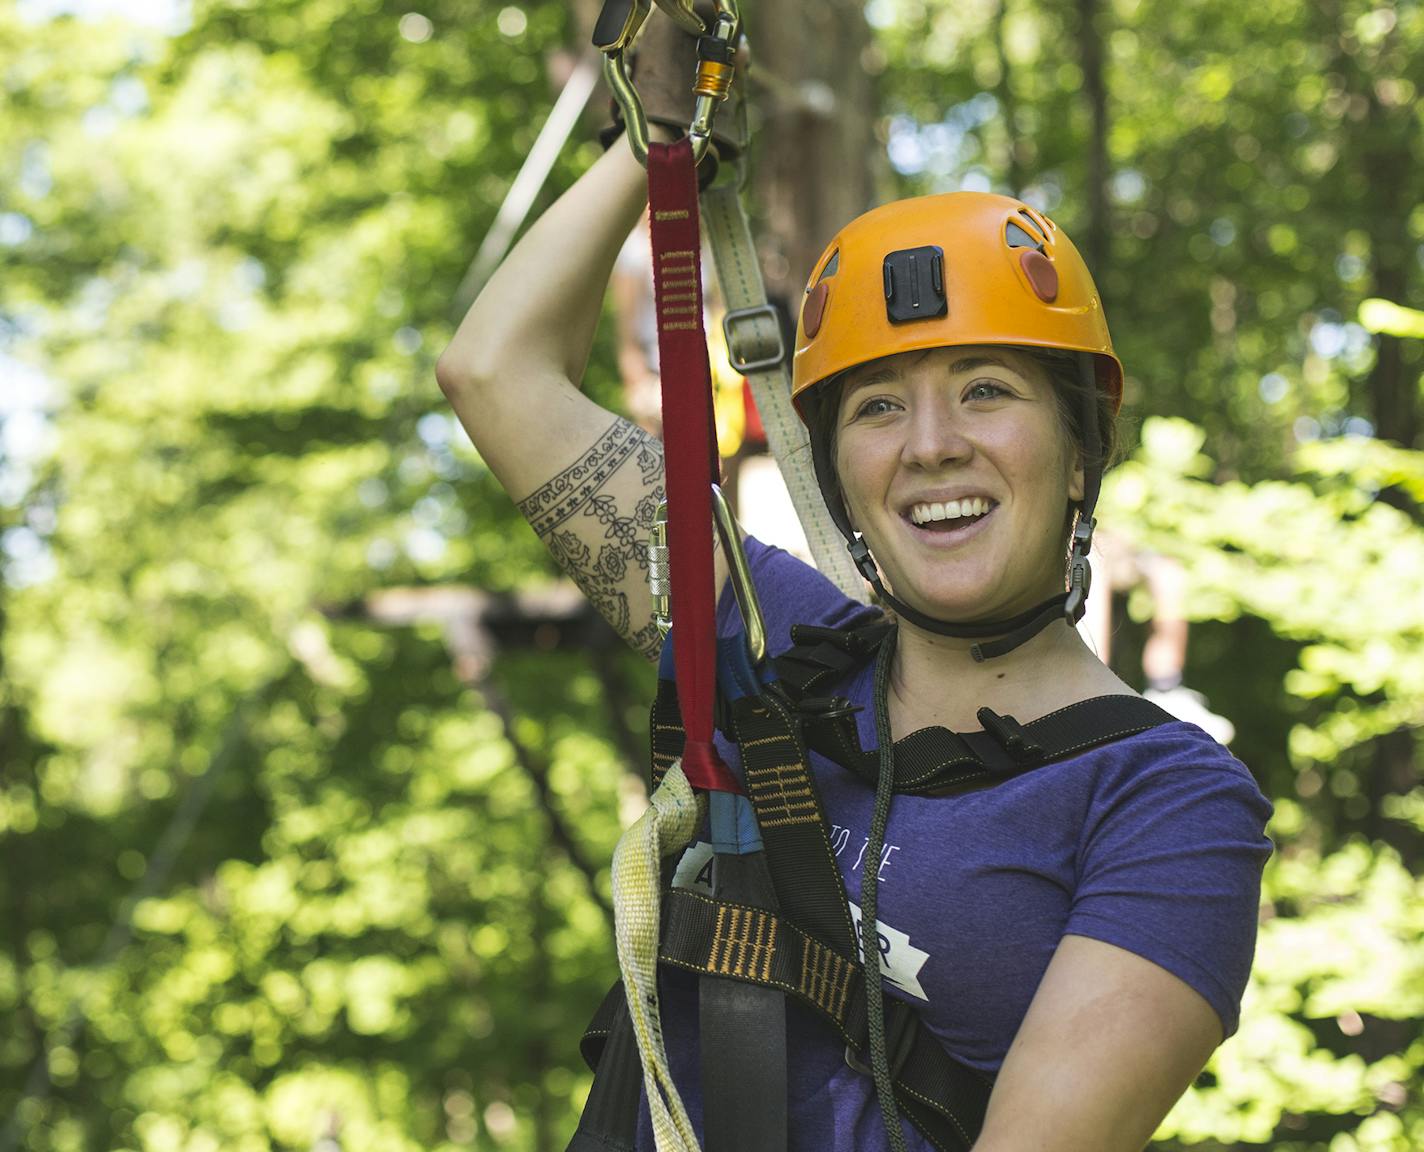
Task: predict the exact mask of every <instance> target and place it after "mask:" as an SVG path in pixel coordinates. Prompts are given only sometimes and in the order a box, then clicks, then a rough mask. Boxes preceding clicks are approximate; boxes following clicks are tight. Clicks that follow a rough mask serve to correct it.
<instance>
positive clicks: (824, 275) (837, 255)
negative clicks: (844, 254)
mask: <svg viewBox="0 0 1424 1152" xmlns="http://www.w3.org/2000/svg"><path fill="white" fill-rule="evenodd" d="M840 268H841V250H840V249H839V248H837V249H836V250H835V251H834V252H832V253H831V258H830V259H829V260H827V261H826V266H825V267H824V268H822V269H821V274H820V275H819V276H817V277H816V283H817V284H819V283H820V282H821V281H822V280H829V279H830V278H831V277H832V276H834V275H835V274H836V273H837V272H839V271H840ZM810 290H811V289H810V288H807V289H806V291H807V292H809V291H810Z"/></svg>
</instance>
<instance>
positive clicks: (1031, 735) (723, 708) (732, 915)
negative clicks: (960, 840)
mask: <svg viewBox="0 0 1424 1152" xmlns="http://www.w3.org/2000/svg"><path fill="white" fill-rule="evenodd" d="M893 636H894V626H893V625H892V624H889V623H887V622H885V621H884V620H879V619H877V620H875V621H873V622H871V623H867V624H863V625H860V626H858V627H853V628H849V629H845V630H837V629H827V628H820V627H814V626H807V625H801V626H797V627H794V628H793V629H792V639H793V646H792V648H791V649H789V650H788V651H787V652H786V653H784V654H783V655H781V656H779V657H776V658H773V659H771V660H768V661H766V662H765V663H764V664H762V665H761V666H760V667H757V666H755V665H753V663H752V661H751V658H750V656H749V654H748V652H747V648H746V642H745V635H744V634H737V635H735V636H732V637H724V638H723V639H722V640H720V641H719V644H718V676H719V687H720V693H719V700H718V705H717V711H718V726H719V728H720V729H721V730H722V731H723V733H724V735H726V736H727V737H728V738H729V739H732V740H734V741H735V742H736V744H737V746H738V748H739V750H740V752H741V760H742V766H741V781H742V782H743V783H744V784H745V787H746V796H745V797H737V799H745V800H748V801H749V802H750V805H751V807H752V809H753V810H754V815H755V823H754V824H744V825H740V826H737V827H736V829H735V834H734V835H733V836H731V837H730V838H729V839H725V840H719V836H718V831H717V826H716V822H715V811H714V812H713V816H714V820H713V823H712V826H711V828H710V829H709V830H708V831H706V832H704V833H703V834H704V835H708V834H710V836H711V839H712V843H713V849H714V857H713V859H714V864H713V884H714V891H713V894H712V895H711V896H708V895H706V894H705V893H703V892H702V891H699V890H696V889H693V888H686V887H675V886H672V884H671V869H670V868H668V867H667V866H665V867H664V869H663V875H662V885H663V890H662V893H661V896H660V898H659V901H658V909H659V914H660V915H661V917H662V932H661V936H660V937H659V940H658V944H657V960H658V962H659V963H661V964H663V965H665V966H670V967H673V968H679V969H683V970H685V971H688V972H693V973H696V974H697V975H699V976H700V977H702V980H701V984H702V986H703V988H704V989H705V988H707V987H708V986H709V983H710V984H711V985H712V986H714V987H715V986H716V985H728V984H732V985H743V986H747V987H752V988H757V989H761V990H766V991H767V992H769V993H770V994H771V995H774V996H776V997H778V998H785V997H788V996H789V997H792V998H794V999H796V1000H797V1001H798V1002H799V1003H801V1004H803V1005H805V1006H807V1007H809V1008H810V1009H812V1010H813V1011H814V1012H815V1014H816V1015H817V1016H819V1017H820V1018H821V1020H822V1021H823V1022H824V1023H825V1025H826V1026H827V1027H828V1028H829V1029H830V1030H831V1032H832V1033H833V1034H834V1035H835V1037H836V1038H837V1041H838V1042H839V1043H842V1044H844V1045H845V1047H846V1062H847V1063H848V1064H849V1065H850V1066H851V1067H853V1068H856V1069H857V1070H859V1071H862V1072H865V1073H866V1074H872V1073H875V1072H876V1064H877V1063H881V1062H882V1061H883V1063H882V1066H881V1068H880V1069H879V1074H878V1075H876V1076H875V1078H876V1079H877V1080H886V1081H888V1084H885V1085H880V1086H879V1087H880V1092H879V1093H878V1094H879V1095H880V1096H881V1099H882V1101H883V1100H885V1099H887V1098H888V1099H889V1100H890V1101H891V1102H892V1103H893V1105H894V1106H895V1107H897V1108H898V1110H899V1111H900V1112H902V1113H903V1114H904V1115H905V1116H906V1118H908V1119H909V1120H910V1121H911V1122H912V1123H913V1124H914V1125H915V1127H916V1128H917V1129H918V1130H919V1131H920V1132H921V1133H922V1134H923V1135H924V1137H925V1138H926V1139H927V1140H928V1141H929V1142H930V1143H931V1144H932V1145H933V1146H934V1147H935V1148H938V1149H943V1150H945V1152H964V1150H966V1149H968V1148H969V1147H970V1146H971V1145H972V1143H973V1140H974V1138H975V1135H976V1134H977V1131H978V1129H979V1126H980V1125H981V1124H982V1121H983V1116H984V1111H985V1108H986V1107H987V1103H988V1095H989V1090H990V1088H991V1086H992V1082H991V1080H990V1079H989V1078H988V1077H986V1076H985V1075H983V1074H982V1073H980V1072H978V1071H977V1070H975V1069H973V1068H970V1067H968V1066H967V1065H964V1064H961V1063H959V1062H958V1061H957V1060H956V1059H955V1058H954V1057H953V1056H951V1055H950V1054H949V1053H947V1052H945V1051H944V1049H942V1048H941V1047H940V1046H939V1044H938V1042H937V1041H936V1040H935V1039H934V1037H933V1035H932V1034H931V1033H930V1032H929V1030H928V1029H925V1028H922V1027H921V1026H920V1025H919V1019H918V1016H917V1014H916V1012H915V1010H914V1009H913V1008H912V1007H911V1005H910V1004H909V1003H908V1002H907V1001H906V1000H904V999H901V998H899V997H897V996H893V995H884V994H883V993H880V992H879V981H878V979H877V978H876V973H875V972H874V971H873V967H874V966H875V965H876V961H875V959H874V958H875V957H877V956H878V954H879V949H878V947H871V948H869V949H859V948H858V947H857V933H856V928H855V924H854V920H853V918H852V916H851V912H850V908H849V904H848V901H847V898H846V894H845V888H844V883H843V881H842V879H841V874H840V871H839V868H838V866H837V864H836V858H835V853H834V850H833V848H832V846H831V842H830V839H829V833H828V823H827V821H826V819H825V812H824V809H823V807H822V804H821V800H820V789H819V787H818V785H817V782H816V779H815V775H814V772H813V770H812V768H811V764H810V753H811V752H812V751H814V752H817V753H820V754H821V755H823V756H826V757H827V758H829V759H832V760H833V761H834V763H835V764H836V765H837V766H838V768H839V769H840V770H843V771H849V772H851V773H853V774H855V775H856V776H858V777H859V778H861V779H863V780H864V781H865V783H866V784H867V785H869V786H871V787H872V788H874V789H875V792H876V817H875V822H874V826H873V828H872V838H877V836H883V829H884V820H885V816H886V814H888V810H889V803H890V796H891V794H901V795H915V796H931V797H945V798H948V797H951V796H956V795H960V794H962V793H964V792H965V791H968V790H971V789H976V788H985V787H992V786H995V785H997V784H1000V783H1002V782H1004V781H1006V780H1009V779H1012V778H1014V777H1016V776H1019V775H1022V774H1023V773H1026V772H1031V771H1036V770H1038V769H1040V768H1043V767H1045V766H1047V765H1050V764H1054V763H1056V762H1058V761H1061V760H1064V759H1066V758H1068V757H1070V756H1075V755H1078V754H1079V753H1082V752H1084V751H1087V750H1088V749H1090V748H1093V747H1096V746H1098V745H1100V744H1105V743H1108V742H1110V741H1113V740H1117V739H1121V738H1123V737H1126V736H1130V735H1134V734H1137V733H1140V732H1143V731H1146V730H1147V729H1149V728H1152V727H1154V726H1156V725H1157V724H1160V723H1164V722H1167V721H1169V720H1170V719H1171V717H1170V716H1168V714H1167V713H1166V712H1164V711H1162V709H1160V708H1158V707H1157V706H1156V705H1154V704H1151V703H1150V702H1148V701H1145V700H1143V699H1141V698H1139V697H1135V696H1106V697H1100V698H1098V699H1095V700H1088V701H1084V702H1082V703H1078V704H1074V705H1070V706H1069V707H1067V708H1064V709H1060V710H1059V711H1057V712H1054V713H1051V714H1049V715H1047V716H1044V717H1042V718H1040V719H1038V720H1035V721H1033V722H1032V723H1029V724H1020V723H1019V722H1018V721H1017V720H1015V719H1014V718H1013V717H1012V716H1007V715H999V714H997V713H995V712H993V711H991V710H990V709H988V708H983V709H980V710H979V713H978V718H979V721H980V723H981V724H983V725H984V730H983V731H980V732H969V733H954V732H949V731H947V730H946V729H942V728H929V729H922V730H921V731H918V732H916V733H913V734H912V735H910V736H908V737H906V738H904V739H902V740H899V741H891V740H890V739H889V738H888V732H887V728H888V724H887V723H886V719H885V715H884V706H885V704H884V702H885V698H886V696H885V681H886V677H887V676H888V669H889V666H890V658H891V656H892V655H893V647H892V646H893ZM676 641H677V635H676V631H675V630H674V632H673V635H672V636H671V638H670V640H669V642H668V644H667V645H666V646H665V648H664V651H663V655H662V660H661V664H660V668H659V684H658V693H657V697H656V699H655V701H654V704H653V710H652V728H651V730H652V764H651V782H652V784H653V786H654V794H655V795H658V794H660V792H661V790H662V789H663V788H664V787H667V786H668V785H669V782H671V786H672V788H674V789H677V790H680V789H681V788H682V787H683V785H682V783H681V780H680V778H679V777H678V775H677V772H676V769H677V765H678V762H679V757H680V755H681V752H682V748H683V734H682V728H681V724H680V720H681V715H680V709H679V698H678V691H677V685H676V682H675V679H674V675H673V672H674V664H675V658H674V656H673V654H672V653H671V652H670V651H668V649H669V648H671V647H673V646H674V645H675V644H676ZM871 660H874V661H875V671H874V676H875V681H876V690H875V695H876V707H877V740H878V747H877V748H876V749H872V750H865V749H863V748H862V747H861V744H860V739H859V735H858V731H857V728H856V723H855V709H854V708H853V707H852V706H851V705H850V703H849V701H848V700H846V699H845V698H844V697H841V696H837V695H835V694H834V692H835V690H836V689H837V687H838V686H839V685H842V684H844V683H845V682H846V680H847V679H848V678H849V677H850V676H851V675H852V674H854V673H855V671H856V670H857V669H858V668H861V667H863V666H864V665H865V664H866V663H867V662H869V661H871ZM711 799H712V801H713V803H714V804H716V803H717V802H718V800H719V797H718V796H717V795H716V794H714V795H713V796H712V798H711ZM655 803H661V801H659V802H655ZM629 835H630V836H632V835H634V833H632V832H630V833H629ZM637 835H639V836H643V835H645V833H644V832H641V831H640V832H638V833H637ZM749 845H754V846H755V848H754V850H755V852H756V855H757V856H759V857H760V858H761V860H762V862H763V863H764V864H765V866H766V873H767V875H768V876H769V879H770V884H769V888H768V889H766V890H762V891H754V890H753V891H749V890H747V888H746V887H743V888H742V889H741V890H740V892H738V893H736V894H733V892H732V891H731V889H732V888H733V887H734V885H735V884H736V882H737V881H738V879H739V878H740V875H741V874H743V873H745V871H746V870H747V867H748V854H747V853H746V852H745V851H740V852H739V851H738V849H745V848H746V847H748V846H749ZM866 851H867V852H868V853H873V852H874V851H875V846H874V845H873V844H872V845H871V846H870V847H869V848H867V850H866ZM870 858H871V859H874V858H875V857H874V856H871V857H870ZM874 877H875V870H874V869H870V870H868V871H867V872H866V874H865V877H864V879H863V881H862V895H861V901H862V917H861V935H862V936H869V935H870V933H873V932H874V930H875V926H876V919H875V900H876V893H875V888H874V883H875V881H874ZM624 896H625V894H624V893H621V892H619V891H615V903H616V904H618V905H619V906H620V913H619V914H620V916H621V915H622V914H623V913H622V911H621V904H622V900H623V898H624ZM860 952H863V954H864V955H865V956H866V957H870V958H871V960H870V963H869V964H868V965H862V963H861V960H860V955H859V954H858V953H860ZM643 964H644V967H643V968H642V969H641V970H640V973H639V975H638V976H637V977H636V978H635V980H633V981H630V980H629V978H628V976H627V974H626V973H625V978H624V981H623V982H622V983H620V984H618V985H615V986H614V988H613V989H612V990H611V991H610V993H609V995H608V996H607V997H606V998H605V1000H604V1003H603V1004H602V1006H601V1007H600V1008H599V1011H598V1013H597V1014H596V1015H595V1017H594V1019H593V1022H592V1023H591V1024H590V1025H589V1028H588V1030H587V1031H586V1032H585V1034H584V1038H583V1042H582V1044H581V1051H582V1053H583V1056H584V1059H585V1060H586V1061H587V1063H588V1064H589V1067H590V1068H591V1069H593V1070H594V1071H595V1073H596V1075H595V1079H594V1085H593V1089H592V1092H591V1093H590V1096H589V1102H588V1106H587V1108H586V1109H585V1112H584V1115H583V1118H582V1120H581V1121H580V1124H579V1130H578V1132H577V1133H576V1134H575V1137H574V1140H573V1142H572V1143H571V1144H570V1145H569V1148H570V1152H592V1150H594V1149H600V1150H602V1152H609V1150H614V1149H617V1150H626V1149H631V1148H632V1147H633V1146H634V1139H635V1135H636V1127H637V1111H638V1103H639V1093H638V1088H639V1087H640V1085H641V1084H642V1083H643V1075H644V1074H642V1073H640V1071H639V1062H638V1051H637V1047H636V1046H635V1044H634V1043H633V1042H632V1041H631V1040H630V1035H631V1031H632V1028H633V1023H632V1020H631V1019H630V1011H629V1007H628V1005H627V1004H626V1003H625V995H624V988H625V987H638V988H640V989H642V990H644V991H642V992H641V993H640V994H641V995H646V988H647V987H648V982H647V979H646V977H645V976H644V975H643V974H642V973H643V972H645V971H646V965H647V960H646V954H645V959H644V961H643ZM872 990H873V991H872ZM882 1013H883V1029H882V1028H881V1027H878V1026H877V1025H876V1024H875V1022H874V1021H875V1018H876V1016H877V1015H880V1014H882ZM706 1020H707V1017H706V1015H704V1016H703V1039H702V1045H703V1049H702V1053H701V1058H702V1071H703V1077H704V1083H703V1104H704V1108H703V1112H704V1125H705V1127H706V1128H707V1130H708V1131H707V1135H708V1140H707V1145H706V1146H707V1147H708V1148H709V1149H712V1148H714V1147H715V1145H714V1144H713V1141H712V1132H711V1128H712V1126H713V1125H715V1124H716V1123H717V1121H718V1119H719V1118H725V1117H727V1116H731V1117H733V1118H734V1119H736V1120H739V1121H740V1122H742V1123H745V1124H746V1125H747V1126H748V1127H749V1128H753V1129H755V1128H756V1127H757V1126H758V1124H759V1122H760V1119H761V1112H760V1111H759V1108H760V1107H761V1105H760V1104H758V1102H757V1101H756V1100H755V1099H749V1097H748V1091H749V1090H750V1089H751V1088H753V1087H754V1086H755V1085H757V1084H760V1083H761V1078H762V1077H763V1076H765V1075H768V1074H770V1075H773V1078H774V1079H775V1078H776V1077H775V1074H774V1073H767V1072H766V1069H765V1065H766V1064H767V1063H768V1060H767V1058H765V1057H764V1056H763V1055H761V1054H759V1053H755V1052H754V1053H753V1054H752V1055H751V1056H750V1057H747V1058H746V1059H747V1060H750V1061H751V1063H750V1065H748V1063H747V1062H746V1060H744V1061H743V1062H741V1063H736V1064H732V1065H726V1064H719V1063H717V1062H716V1060H717V1058H716V1057H715V1056H714V1055H712V1054H710V1053H709V1050H708V1049H709V1040H708V1036H707V1033H706V1031H705V1026H706ZM877 1033H881V1034H883V1042H882V1043H877V1042H876V1040H877ZM717 1042H718V1038H717V1037H714V1038H713V1040H712V1042H711V1047H712V1048H713V1052H715V1051H716V1048H715V1045H716V1043H717ZM782 1051H783V1052H784V1042H783V1049H782ZM661 1067H662V1066H660V1070H659V1072H658V1076H659V1080H658V1084H659V1085H660V1086H662V1087H663V1090H664V1091H666V1084H667V1081H665V1080H663V1079H661V1077H662V1075H663V1072H662V1070H661ZM709 1073H710V1076H709ZM779 1082H781V1083H784V1073H783V1074H782V1075H781V1077H780V1078H779ZM887 1089H888V1093H887ZM652 1107H653V1106H652V1104H651V1101H650V1110H651V1109H652ZM779 1139H780V1143H779V1144H771V1145H755V1144H751V1145H747V1146H748V1147H760V1146H769V1147H778V1148H782V1149H784V1148H785V1146H786V1145H785V1140H784V1135H781V1136H779ZM663 1147H664V1145H663V1144H661V1143H660V1144H659V1148H660V1149H662V1148H663ZM666 1147H674V1148H675V1147H678V1145H675V1144H669V1145H666Z"/></svg>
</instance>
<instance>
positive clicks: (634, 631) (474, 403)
mask: <svg viewBox="0 0 1424 1152" xmlns="http://www.w3.org/2000/svg"><path fill="white" fill-rule="evenodd" d="M646 201H647V176H646V174H645V173H644V171H643V169H642V167H641V166H640V165H639V164H638V162H637V160H636V159H635V158H634V157H633V154H632V153H631V152H630V151H629V148H628V145H627V142H626V140H623V139H620V140H618V141H617V142H616V143H615V144H614V145H613V147H612V148H610V149H609V150H608V152H607V153H606V154H605V155H604V156H603V157H602V158H601V159H600V160H599V161H598V162H597V163H596V164H594V165H593V167H592V168H590V169H589V170H588V172H586V173H585V174H584V175H583V176H582V177H581V178H580V179H579V180H578V181H577V182H576V183H575V184H574V186H573V187H572V188H570V189H569V190H568V191H567V192H566V193H565V194H564V195H563V196H562V197H561V198H560V199H559V200H558V201H557V202H556V203H555V204H554V205H553V206H552V207H551V208H549V210H548V211H547V212H545V213H544V215H543V216H542V217H540V219H539V220H538V221H536V222H535V224H534V225H533V227H531V228H530V229H529V231H528V232H527V233H526V234H525V235H524V237H523V238H522V239H521V240H520V241H519V243H518V244H516V245H515V246H514V248H513V250H512V251H511V252H510V253H509V255H508V257H506V258H505V260H504V262H503V264H501V265H500V267H499V269H498V270H497V271H496V272H495V274H494V275H493V276H492V277H491V278H490V280H489V282H488V283H487V284H486V285H485V287H484V290H483V291H482V292H481V293H480V295H479V298H478V299H477V300H476V301H475V302H474V304H473V305H471V307H470V310H469V312H468V313H467V314H466V316H465V318H464V320H463V321H462V323H461V324H460V327H459V329H458V330H457V331H456V333H455V337H454V339H453V340H452V341H451V342H450V346H449V347H448V348H447V349H445V351H444V353H443V354H442V355H441V357H440V360H439V363H438V364H436V367H435V375H436V379H437V380H438V381H439V383H440V388H441V390H442V391H443V392H444V393H445V396H446V397H447V398H448V399H449V401H450V403H451V405H452V406H453V407H454V409H455V413H456V415H457V416H459V418H460V423H461V424H463V425H464V427H465V431H466V432H468V433H469V435H470V439H471V440H472V441H474V444H475V447H476V448H477V449H478V450H479V453H480V455H481V456H482V457H483V458H484V460H485V463H487V464H488V465H489V467H490V469H491V470H492V471H493V472H494V474H495V476H496V477H497V478H498V479H499V482H500V483H501V484H502V485H503V486H504V488H505V491H507V492H508V493H509V495H510V496H511V497H512V498H513V499H514V500H516V501H518V503H519V508H520V511H521V512H522V513H523V514H524V516H525V518H526V519H528V521H529V523H530V524H531V525H532V526H533V528H534V530H535V532H537V533H538V534H539V536H540V538H541V539H542V540H543V541H544V543H545V544H546V545H547V546H548V548H549V550H550V552H552V553H553V555H554V558H555V559H556V560H557V561H558V562H559V564H560V566H561V567H562V568H563V569H564V570H565V571H566V572H567V573H568V574H569V575H570V576H571V577H572V578H573V579H574V581H575V582H576V583H577V584H578V585H579V587H580V588H581V589H583V591H584V594H585V595H587V596H588V597H589V599H590V600H591V601H592V602H593V604H594V606H595V607H596V608H597V609H598V610H599V611H600V612H601V613H602V614H603V615H604V616H605V617H606V618H607V619H608V620H609V622H610V623H611V624H612V625H613V627H614V628H615V629H616V630H617V631H618V633H619V635H621V636H622V637H623V638H624V639H625V640H626V641H627V642H628V643H629V644H631V645H632V646H633V647H635V648H637V649H638V650H639V651H641V652H644V653H645V654H647V655H649V656H650V657H651V656H653V655H655V654H656V652H657V650H658V647H659V645H660V639H659V636H658V633H657V629H656V628H655V627H654V624H653V605H652V597H651V595H650V593H649V592H648V586H647V559H646V554H645V551H644V543H645V541H646V539H647V531H648V528H649V527H650V526H651V524H652V519H653V513H654V511H655V509H656V507H657V503H658V501H659V500H661V499H662V496H663V455H662V444H661V443H660V442H659V441H657V440H655V439H654V438H653V437H651V436H649V435H648V434H647V433H646V432H644V431H642V430H641V429H640V428H638V427H637V426H636V425H634V424H633V423H631V422H630V421H628V420H625V419H623V418H621V417H618V416H615V415H614V414H613V413H612V412H609V411H607V410H606V409H604V408H601V407H599V406H598V405H597V404H595V403H594V402H593V401H592V400H590V399H589V398H588V397H586V396H585V395H583V393H582V392H581V391H580V383H581V381H582V379H583V374H584V370H585V368H586V366H587V363H588V356H589V350H590V348H591V347H592V345H593V337H594V332H595V330H596V329H597V326H598V319H599V315H600V312H601V309H602V303H603V295H604V289H605V287H606V286H607V284H608V277H609V274H610V272H611V271H612V268H613V262H614V260H615V259H616V257H617V255H618V250H619V247H620V246H621V245H622V243H623V241H624V239H625V238H626V237H627V235H628V233H629V231H630V230H631V229H632V227H633V225H634V223H636V221H637V219H638V215H639V213H641V212H642V210H643V206H644V204H645V203H646Z"/></svg>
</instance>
